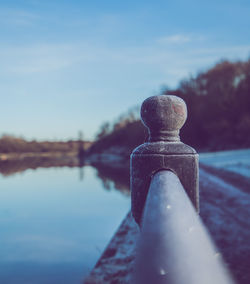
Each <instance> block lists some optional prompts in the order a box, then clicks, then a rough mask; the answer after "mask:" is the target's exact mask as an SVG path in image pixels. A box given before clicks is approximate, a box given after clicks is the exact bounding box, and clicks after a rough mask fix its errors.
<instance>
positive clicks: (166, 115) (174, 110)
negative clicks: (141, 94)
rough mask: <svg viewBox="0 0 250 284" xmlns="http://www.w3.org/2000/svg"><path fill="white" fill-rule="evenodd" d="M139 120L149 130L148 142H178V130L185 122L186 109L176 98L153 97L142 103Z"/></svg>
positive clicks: (182, 102) (183, 103) (166, 96)
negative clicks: (140, 119)
mask: <svg viewBox="0 0 250 284" xmlns="http://www.w3.org/2000/svg"><path fill="white" fill-rule="evenodd" d="M141 118H142V121H143V124H144V125H145V126H146V127H147V128H148V130H149V142H156V141H168V142H176V141H180V137H179V130H180V129H181V127H182V126H183V124H184V123H185V121H186V118H187V107H186V104H185V102H184V101H183V100H182V99H181V98H179V97H176V96H168V95H160V96H153V97H149V98H148V99H146V100H145V101H144V102H143V104H142V106H141Z"/></svg>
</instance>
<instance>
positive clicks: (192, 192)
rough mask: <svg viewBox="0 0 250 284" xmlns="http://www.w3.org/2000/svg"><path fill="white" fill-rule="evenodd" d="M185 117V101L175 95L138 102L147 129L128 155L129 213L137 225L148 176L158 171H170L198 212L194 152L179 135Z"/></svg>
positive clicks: (196, 157)
mask: <svg viewBox="0 0 250 284" xmlns="http://www.w3.org/2000/svg"><path fill="white" fill-rule="evenodd" d="M186 118H187V107H186V104H185V102H184V101H183V100H182V99H181V98H179V97H176V96H167V95H160V96H153V97H149V98H148V99H146V100H145V101H144V102H143V104H142V107H141V119H142V122H143V124H144V125H145V126H146V127H147V128H148V131H149V139H148V142H146V143H144V144H142V145H140V146H138V147H137V148H136V149H135V150H134V151H133V152H132V154H131V158H130V163H131V165H130V179H131V180H130V183H131V190H132V214H133V216H134V219H135V221H136V222H137V223H138V224H140V222H141V216H142V212H143V208H144V205H145V201H146V198H147V193H148V189H149V185H150V181H151V177H152V176H153V174H155V173H156V172H158V171H160V170H170V171H172V172H174V173H175V174H176V175H177V176H178V177H179V179H180V181H181V183H182V185H183V187H184V189H185V190H186V192H187V195H188V196H189V198H190V200H191V201H192V203H193V205H194V207H195V208H196V210H197V212H199V188H198V184H199V181H198V154H197V153H196V151H195V150H194V149H193V148H191V147H190V146H188V145H186V144H184V143H182V142H181V141H180V137H179V130H180V128H181V127H182V126H183V124H184V123H185V121H186Z"/></svg>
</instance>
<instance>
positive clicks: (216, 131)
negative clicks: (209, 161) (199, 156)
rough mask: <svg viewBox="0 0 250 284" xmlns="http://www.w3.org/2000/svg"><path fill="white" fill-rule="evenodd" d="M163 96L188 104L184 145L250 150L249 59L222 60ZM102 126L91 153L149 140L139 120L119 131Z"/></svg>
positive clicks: (128, 119)
mask: <svg viewBox="0 0 250 284" xmlns="http://www.w3.org/2000/svg"><path fill="white" fill-rule="evenodd" d="M161 95H175V96H179V97H181V98H182V99H184V101H185V102H186V104H187V108H188V119H187V121H186V123H185V125H184V126H183V128H182V130H181V138H182V141H183V142H184V143H186V144H189V145H191V146H193V147H195V148H196V149H198V150H203V151H213V150H224V149H236V148H243V147H249V146H250V135H249V131H250V59H249V60H247V61H236V62H230V61H228V60H222V61H220V62H218V63H217V64H215V65H214V66H213V67H212V68H210V69H208V70H206V71H202V72H199V73H198V74H197V75H196V76H192V77H190V78H187V79H184V80H182V81H181V82H180V83H179V85H178V86H177V88H174V89H170V88H168V87H165V88H164V89H163V90H162V91H161ZM107 125H108V127H107ZM103 126H104V127H102V128H101V129H100V131H99V135H97V140H96V142H95V143H94V144H93V146H92V149H91V152H101V151H103V150H105V149H106V148H109V147H112V146H127V147H128V148H129V150H132V148H134V147H136V146H137V145H139V144H141V143H143V142H144V141H145V139H146V137H147V134H146V132H145V129H144V128H143V127H142V125H141V123H140V122H139V120H138V119H131V117H130V116H128V117H126V116H125V117H123V119H122V120H121V121H120V122H119V124H117V123H116V127H113V128H112V127H111V126H110V124H104V125H103Z"/></svg>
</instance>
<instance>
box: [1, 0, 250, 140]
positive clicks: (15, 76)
mask: <svg viewBox="0 0 250 284" xmlns="http://www.w3.org/2000/svg"><path fill="white" fill-rule="evenodd" d="M249 15H250V2H249V0H216V1H215V0H210V1H202V0H199V1H198V0H189V1H184V0H165V1H163V0H154V1H149V0H144V1H142V0H139V1H136V0H134V1H132V0H127V1H118V0H116V1H114V0H102V1H101V0H99V1H98V0H91V1H90V0H89V1H84V0H82V1H80V0H79V1H77V0H68V1H66V0H61V1H59V0H8V1H7V0H6V1H5V0H0V106H1V111H0V135H1V134H3V133H8V134H12V135H16V136H20V135H22V136H24V137H26V138H28V139H33V138H36V139H39V140H43V139H50V140H52V139H58V140H59V139H71V138H76V137H77V133H78V131H79V130H82V131H83V133H84V137H85V138H86V139H92V138H93V137H94V135H95V133H96V132H97V130H98V127H99V126H100V125H101V124H102V122H103V121H112V120H114V119H115V118H117V117H118V116H119V115H120V114H122V113H124V112H126V111H127V109H129V108H131V107H133V106H135V105H139V104H141V102H142V101H143V100H144V99H145V98H146V97H148V96H151V95H154V94H157V93H159V91H160V89H161V87H162V86H163V85H168V86H170V87H175V86H176V85H177V84H178V82H179V81H180V80H181V79H183V78H186V77H188V76H190V75H191V74H193V75H195V74H196V73H197V72H198V71H200V70H205V69H206V68H209V67H211V66H213V64H215V63H216V62H218V61H219V60H220V59H222V58H227V59H230V60H238V59H242V60H245V59H247V58H249V56H250V16H249Z"/></svg>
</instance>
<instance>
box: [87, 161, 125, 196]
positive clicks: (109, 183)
mask: <svg viewBox="0 0 250 284" xmlns="http://www.w3.org/2000/svg"><path fill="white" fill-rule="evenodd" d="M92 165H93V166H94V167H95V168H96V169H97V176H98V177H99V178H100V179H101V180H102V183H103V186H104V188H105V189H107V190H110V189H111V188H112V187H113V186H114V188H116V189H118V190H119V191H121V192H123V193H125V194H128V193H129V163H125V164H124V165H123V166H121V165H120V166H119V165H117V164H115V165H114V164H112V165H108V164H104V163H94V164H92Z"/></svg>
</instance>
